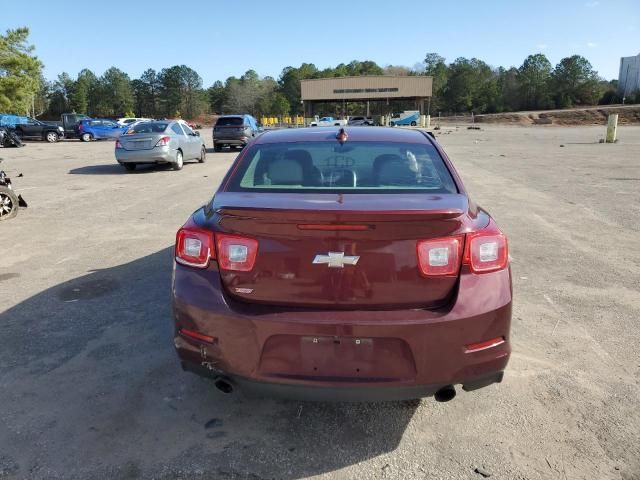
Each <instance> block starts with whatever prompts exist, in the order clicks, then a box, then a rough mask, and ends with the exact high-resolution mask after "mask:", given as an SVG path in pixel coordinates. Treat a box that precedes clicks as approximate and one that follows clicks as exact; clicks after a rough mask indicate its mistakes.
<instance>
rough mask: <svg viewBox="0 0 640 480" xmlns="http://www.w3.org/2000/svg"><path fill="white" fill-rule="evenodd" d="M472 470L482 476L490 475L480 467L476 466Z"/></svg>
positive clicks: (487, 476)
mask: <svg viewBox="0 0 640 480" xmlns="http://www.w3.org/2000/svg"><path fill="white" fill-rule="evenodd" d="M474 472H475V473H478V474H480V475H482V476H483V477H484V478H489V477H490V476H491V474H490V473H489V472H487V471H486V470H485V469H483V468H480V467H476V469H475V470H474Z"/></svg>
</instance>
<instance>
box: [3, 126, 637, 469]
mask: <svg viewBox="0 0 640 480" xmlns="http://www.w3.org/2000/svg"><path fill="white" fill-rule="evenodd" d="M202 134H203V136H204V137H205V138H206V139H207V141H208V142H209V143H210V135H211V132H210V130H203V131H202ZM603 135H604V127H579V128H567V127H528V128H523V127H498V126H483V127H482V130H479V131H476V130H467V129H465V128H460V129H443V130H442V131H441V132H440V135H439V141H440V142H441V143H442V144H443V145H444V147H445V149H446V150H447V151H448V152H449V154H450V156H451V158H452V159H453V161H454V163H455V164H456V165H457V167H458V169H459V171H460V173H461V175H462V177H463V179H464V180H465V183H466V185H467V188H468V189H469V191H470V192H471V194H472V195H473V197H474V198H475V199H476V200H477V201H478V202H479V203H480V204H481V205H483V206H484V207H485V208H487V209H488V210H489V211H490V212H491V213H492V214H493V216H494V217H495V218H496V220H497V222H498V224H499V225H500V226H501V228H502V229H503V230H504V231H505V232H506V233H507V235H508V236H509V241H510V249H511V256H512V269H513V276H514V295H515V303H514V314H513V327H512V340H513V348H514V353H513V356H512V360H511V363H510V365H509V367H508V370H507V372H506V376H505V380H504V382H503V383H502V384H500V385H493V386H490V387H488V388H486V389H482V390H479V391H476V392H471V393H465V392H462V391H459V392H458V396H457V397H456V398H455V399H454V400H453V401H451V402H449V403H436V402H434V401H433V400H432V399H425V400H423V401H421V402H415V403H398V404H394V403H390V404H329V403H299V402H288V401H276V400H257V399H246V398H243V397H242V396H239V395H237V394H232V395H224V394H223V393H221V392H219V391H217V390H216V389H215V388H214V387H213V385H212V384H211V383H210V382H208V381H206V380H204V379H200V378H198V377H196V376H194V375H192V374H188V373H184V372H182V371H181V370H180V367H179V365H178V361H177V358H176V355H175V353H174V351H173V346H172V341H171V333H172V332H171V319H170V310H169V294H170V276H171V262H172V253H171V249H172V245H173V241H174V234H175V231H176V229H177V228H178V227H179V226H180V225H181V224H182V223H183V222H184V220H185V219H186V218H187V216H188V215H189V213H190V212H191V211H193V210H194V209H195V208H197V207H198V206H199V205H201V204H203V203H204V202H206V201H207V200H208V199H209V198H210V196H211V195H212V194H213V192H214V190H215V188H216V187H217V185H218V182H219V181H220V179H221V177H222V175H223V174H224V172H225V171H226V169H227V168H228V167H229V165H230V163H231V162H232V160H233V158H234V157H235V153H217V154H214V153H211V154H209V155H208V157H207V163H205V164H187V165H185V168H184V169H183V170H182V171H180V172H174V171H171V170H168V169H157V168H147V169H142V170H140V171H139V172H136V173H133V174H127V173H125V172H124V170H123V169H121V167H119V166H118V165H117V164H115V161H114V157H113V143H111V142H99V143H98V142H94V143H90V144H84V143H80V142H77V141H68V142H67V141H65V142H62V143H58V144H53V145H49V144H43V143H31V144H29V145H28V146H27V147H26V148H23V149H19V150H18V149H0V157H3V158H4V159H5V162H4V163H3V164H2V167H4V169H5V170H7V171H8V173H9V174H10V175H11V176H13V177H14V185H15V187H16V190H17V191H18V192H19V193H22V194H23V196H24V197H25V199H26V200H27V201H28V202H29V208H28V209H26V210H22V211H20V213H19V215H18V216H17V217H16V218H15V219H13V220H11V221H9V222H3V223H2V224H0V239H1V243H0V245H1V247H0V248H2V250H1V251H2V257H1V258H2V261H1V262H0V327H1V328H2V333H1V334H0V478H2V479H5V478H6V479H32V478H33V479H58V478H60V479H62V478H64V479H83V480H84V479H94V478H98V479H102V478H104V479H134V478H159V479H164V478H167V479H168V478H185V479H186V478H189V479H194V478H196V479H205V478H206V479H251V480H257V479H298V478H323V479H414V478H416V479H425V478H429V479H482V478H483V477H482V476H481V474H480V473H477V472H476V469H481V471H482V472H485V473H488V474H491V478H492V479H494V478H495V479H547V478H553V479H556V478H559V479H640V414H639V411H640V385H639V377H640V353H639V350H638V344H639V342H640V331H639V329H638V319H639V318H640V247H639V243H638V240H639V239H640V127H621V128H620V129H619V138H620V141H619V143H617V144H613V145H605V144H598V143H597V140H598V139H599V138H601V137H602V136H603ZM209 146H210V145H209ZM18 173H23V174H24V176H23V177H21V178H17V174H18Z"/></svg>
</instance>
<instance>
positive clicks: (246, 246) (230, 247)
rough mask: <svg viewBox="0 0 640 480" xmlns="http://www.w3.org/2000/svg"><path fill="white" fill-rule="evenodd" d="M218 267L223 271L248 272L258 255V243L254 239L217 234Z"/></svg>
mask: <svg viewBox="0 0 640 480" xmlns="http://www.w3.org/2000/svg"><path fill="white" fill-rule="evenodd" d="M216 247H217V250H216V251H217V258H218V266H219V267H220V268H221V269H222V270H231V271H236V272H248V271H250V270H251V269H253V265H254V264H255V263H256V255H257V254H258V241H257V240H254V239H253V238H246V237H240V236H237V235H226V234H224V233H216Z"/></svg>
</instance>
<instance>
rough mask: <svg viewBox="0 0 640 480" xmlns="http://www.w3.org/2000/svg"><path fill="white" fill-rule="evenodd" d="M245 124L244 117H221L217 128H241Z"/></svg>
mask: <svg viewBox="0 0 640 480" xmlns="http://www.w3.org/2000/svg"><path fill="white" fill-rule="evenodd" d="M243 123H244V119H243V118H242V117H220V118H219V119H218V121H217V122H216V127H228V126H234V127H237V126H240V125H242V124H243Z"/></svg>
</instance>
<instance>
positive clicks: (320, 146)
mask: <svg viewBox="0 0 640 480" xmlns="http://www.w3.org/2000/svg"><path fill="white" fill-rule="evenodd" d="M172 299H173V317H174V325H175V330H174V332H175V334H174V345H175V347H176V349H177V353H178V356H179V358H180V361H181V363H182V366H183V368H184V369H186V370H190V371H194V372H196V373H199V374H201V375H205V376H209V377H211V378H213V379H214V381H215V384H216V386H217V387H218V388H219V389H220V390H222V391H224V392H230V391H232V390H233V389H234V388H236V387H240V389H246V390H248V391H261V392H262V393H267V394H280V395H284V396H287V397H306V398H309V397H310V398H313V399H331V400H339V399H342V400H365V401H370V400H399V399H413V398H418V397H424V396H429V395H435V396H436V400H442V401H446V400H450V399H451V398H453V397H454V396H455V387H454V385H456V384H461V385H462V388H463V389H464V390H466V391H469V390H475V389H478V388H481V387H485V386H487V385H490V384H492V383H497V382H500V381H501V380H502V378H503V371H504V369H505V367H506V366H507V362H508V360H509V356H510V351H511V347H510V334H509V330H510V322H511V304H512V293H511V272H510V268H509V258H508V251H507V239H506V237H505V235H504V234H503V233H502V232H501V231H500V230H499V228H498V226H497V225H496V223H495V221H494V220H493V219H492V218H491V217H490V216H489V214H488V213H487V212H486V211H485V210H483V209H482V208H480V207H478V206H477V205H476V204H475V203H474V202H473V201H472V200H471V199H470V198H469V195H468V193H467V191H466V190H465V187H464V185H463V183H462V181H461V180H460V177H459V176H458V174H457V172H456V171H455V169H454V167H453V165H452V163H451V161H450V160H449V159H448V158H447V156H446V154H445V153H444V152H443V150H442V148H441V147H440V146H439V145H438V144H437V142H436V141H435V140H434V139H433V138H432V137H431V136H429V135H428V134H426V133H425V132H422V131H418V130H394V129H389V128H382V127H370V128H351V129H350V128H341V129H326V128H325V129H319V128H317V129H287V130H275V131H268V132H266V133H264V134H263V135H261V136H260V137H259V138H257V139H256V140H255V141H254V142H253V143H252V144H251V145H250V146H249V147H248V148H247V150H246V151H245V152H244V153H243V154H242V155H239V156H238V157H237V159H236V161H235V162H234V164H233V165H231V167H230V169H229V171H228V173H227V175H226V176H225V178H224V179H223V181H222V183H221V185H220V187H219V188H218V191H217V193H216V194H215V196H214V197H213V198H212V200H211V201H210V202H209V203H207V204H206V205H205V206H203V207H201V208H199V209H198V210H196V211H195V212H194V213H193V214H192V215H191V217H190V218H189V219H188V220H187V222H186V223H185V224H184V226H183V227H182V228H180V229H179V231H178V233H177V236H176V245H175V264H174V271H173V288H172Z"/></svg>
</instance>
